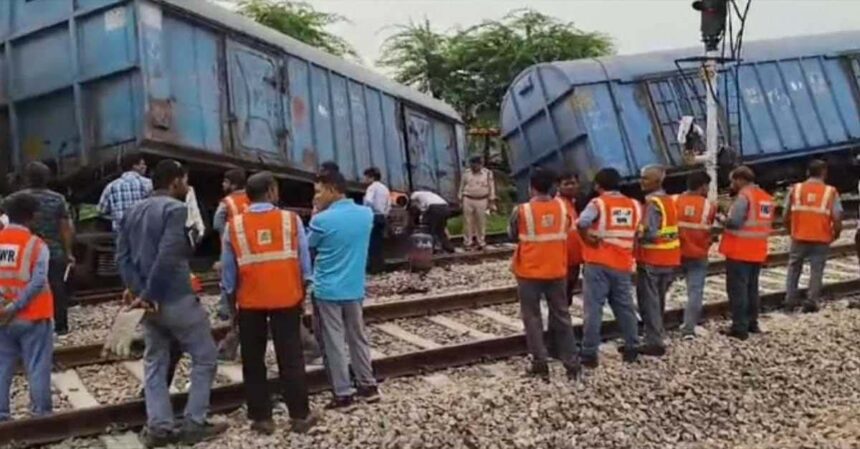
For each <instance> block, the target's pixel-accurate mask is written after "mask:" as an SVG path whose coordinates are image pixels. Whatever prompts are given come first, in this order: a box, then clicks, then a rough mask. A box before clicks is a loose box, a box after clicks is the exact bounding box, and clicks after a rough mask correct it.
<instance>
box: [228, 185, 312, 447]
mask: <svg viewBox="0 0 860 449" xmlns="http://www.w3.org/2000/svg"><path fill="white" fill-rule="evenodd" d="M245 189H246V192H247V194H248V197H249V199H250V200H251V206H250V207H249V208H248V210H247V212H245V213H242V214H239V215H237V216H235V217H233V219H232V220H231V221H230V223H229V224H228V225H227V231H226V232H224V244H223V245H222V248H223V251H222V255H221V270H222V271H221V285H222V286H223V288H224V291H225V293H226V294H227V295H229V296H231V297H233V298H234V300H235V304H236V307H237V314H236V316H237V318H238V323H239V345H240V349H241V351H242V375H243V376H244V378H245V398H246V401H247V403H248V417H249V418H250V419H251V421H252V423H251V428H252V429H253V430H255V431H257V432H260V433H263V434H272V433H274V432H275V424H274V422H273V421H272V400H271V397H270V396H269V384H268V382H267V380H266V373H267V370H266V364H265V357H266V345H267V342H268V336H269V334H271V336H272V341H273V342H274V345H275V355H276V357H277V361H278V372H279V374H280V378H281V387H282V389H283V397H284V400H285V401H286V403H287V408H288V409H289V413H290V418H291V420H292V429H293V430H294V431H296V432H303V431H306V430H308V429H309V428H310V427H312V426H313V424H314V423H315V422H316V419H317V418H316V416H315V415H312V414H311V412H310V406H309V404H308V388H307V383H306V380H305V360H304V355H303V354H302V340H301V331H300V329H301V319H302V312H303V308H302V301H303V300H304V297H305V285H304V283H305V279H310V277H311V270H310V265H311V262H310V253H309V252H308V240H307V236H306V235H305V230H304V226H303V225H302V220H301V219H300V218H299V216H298V215H296V214H295V213H293V212H288V211H285V210H281V209H278V208H277V207H276V206H275V204H277V203H278V199H279V194H278V183H277V181H276V180H275V177H274V176H273V175H272V174H271V173H269V172H261V173H257V174H255V175H253V176H251V177H250V178H249V179H248V183H247V185H246V187H245Z"/></svg>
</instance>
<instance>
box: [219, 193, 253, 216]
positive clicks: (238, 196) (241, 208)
mask: <svg viewBox="0 0 860 449" xmlns="http://www.w3.org/2000/svg"><path fill="white" fill-rule="evenodd" d="M221 204H223V205H224V208H225V209H226V210H227V221H228V222H229V221H230V220H231V219H232V218H233V217H235V216H237V215H239V214H244V213H245V212H247V211H248V207H249V206H250V205H251V200H250V199H248V195H247V194H245V191H244V190H239V191H236V192H233V193H231V194H229V195H227V196H225V197H224V199H222V200H221Z"/></svg>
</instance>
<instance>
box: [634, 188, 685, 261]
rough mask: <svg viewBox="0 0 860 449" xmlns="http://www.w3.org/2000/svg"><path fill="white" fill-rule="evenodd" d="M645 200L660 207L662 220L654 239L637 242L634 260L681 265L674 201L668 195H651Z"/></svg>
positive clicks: (676, 213)
mask: <svg viewBox="0 0 860 449" xmlns="http://www.w3.org/2000/svg"><path fill="white" fill-rule="evenodd" d="M646 201H647V202H650V203H651V204H652V205H653V206H654V207H657V208H658V209H660V216H662V217H663V221H662V223H660V229H659V230H658V231H657V238H656V239H655V241H653V242H641V243H640V244H639V246H638V247H637V251H636V260H638V261H639V262H640V263H642V264H645V265H651V266H657V267H678V266H681V240H680V239H679V238H678V212H677V209H676V208H675V201H674V200H673V199H672V197H670V196H668V195H660V196H656V195H655V196H651V197H648V199H647V200H646ZM643 223H644V220H643Z"/></svg>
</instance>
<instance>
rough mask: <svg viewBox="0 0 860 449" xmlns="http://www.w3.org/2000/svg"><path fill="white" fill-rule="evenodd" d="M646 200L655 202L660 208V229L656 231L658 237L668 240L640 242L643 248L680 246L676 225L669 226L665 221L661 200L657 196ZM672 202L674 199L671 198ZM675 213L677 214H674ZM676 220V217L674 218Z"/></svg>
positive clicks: (666, 217)
mask: <svg viewBox="0 0 860 449" xmlns="http://www.w3.org/2000/svg"><path fill="white" fill-rule="evenodd" d="M648 201H650V202H651V203H652V204H655V205H656V206H657V207H658V208H659V209H660V216H661V217H663V222H662V223H660V229H659V230H658V231H657V238H658V239H666V240H669V241H668V242H662V243H642V245H641V246H642V248H645V249H677V248H680V247H681V239H680V237H679V236H678V226H669V225H668V223H667V220H668V214H667V213H666V206H665V205H664V204H663V201H661V200H660V198H657V197H651V198H650V199H649V200H648ZM672 201H673V202H674V200H672ZM676 215H677V214H676ZM676 221H677V218H676Z"/></svg>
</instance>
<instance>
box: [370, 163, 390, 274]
mask: <svg viewBox="0 0 860 449" xmlns="http://www.w3.org/2000/svg"><path fill="white" fill-rule="evenodd" d="M381 179H382V173H380V172H379V169H378V168H376V167H370V168H368V169H367V170H365V171H364V182H365V183H366V184H367V191H365V193H364V205H365V206H367V207H369V208H370V210H372V211H373V230H372V231H371V233H370V246H369V248H368V257H367V272H368V273H370V274H375V273H379V272H381V271H382V270H383V269H384V268H385V255H384V253H383V251H382V248H383V245H382V242H383V239H384V237H385V222H386V218H387V217H388V212H389V211H390V210H391V192H390V191H389V190H388V187H386V186H385V184H383V183H382V182H381Z"/></svg>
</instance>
